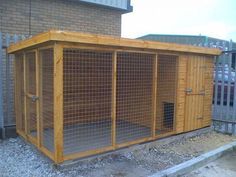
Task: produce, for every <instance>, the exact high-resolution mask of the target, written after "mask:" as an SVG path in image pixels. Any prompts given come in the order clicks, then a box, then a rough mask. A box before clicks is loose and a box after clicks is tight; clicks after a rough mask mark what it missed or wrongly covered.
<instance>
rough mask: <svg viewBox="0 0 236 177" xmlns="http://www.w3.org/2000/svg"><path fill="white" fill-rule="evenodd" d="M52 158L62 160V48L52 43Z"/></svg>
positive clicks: (56, 160)
mask: <svg viewBox="0 0 236 177" xmlns="http://www.w3.org/2000/svg"><path fill="white" fill-rule="evenodd" d="M54 148H55V154H54V159H55V162H56V163H60V162H62V161H63V49H62V46H61V45H59V44H56V43H55V45H54Z"/></svg>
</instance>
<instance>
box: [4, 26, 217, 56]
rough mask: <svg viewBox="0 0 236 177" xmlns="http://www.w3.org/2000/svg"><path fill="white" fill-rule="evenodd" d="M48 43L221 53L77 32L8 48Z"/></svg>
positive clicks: (46, 35) (39, 37) (36, 38)
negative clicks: (62, 42) (60, 42)
mask: <svg viewBox="0 0 236 177" xmlns="http://www.w3.org/2000/svg"><path fill="white" fill-rule="evenodd" d="M48 41H65V42H76V43H83V44H96V45H103V46H104V45H105V46H106V45H107V46H117V47H131V48H145V49H153V50H162V51H178V52H187V53H201V54H208V55H220V53H221V51H220V50H218V49H210V48H204V47H196V46H191V45H179V44H174V43H162V42H153V41H143V40H135V39H125V38H118V37H111V36H104V35H96V34H88V33H79V32H68V31H54V30H50V31H48V32H45V33H42V34H39V35H36V36H34V37H32V38H30V39H26V40H24V41H21V42H19V43H17V44H13V45H11V46H10V47H9V48H8V52H9V53H14V52H16V51H19V50H22V49H25V48H29V47H32V46H35V45H38V44H42V43H44V42H48Z"/></svg>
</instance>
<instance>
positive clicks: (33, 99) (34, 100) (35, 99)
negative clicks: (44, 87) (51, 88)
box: [31, 95, 39, 102]
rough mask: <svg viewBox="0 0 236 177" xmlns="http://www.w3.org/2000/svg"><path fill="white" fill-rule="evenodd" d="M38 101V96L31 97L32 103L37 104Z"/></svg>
mask: <svg viewBox="0 0 236 177" xmlns="http://www.w3.org/2000/svg"><path fill="white" fill-rule="evenodd" d="M38 99H39V97H38V96H36V95H32V96H31V101H32V102H36V101H37V100H38Z"/></svg>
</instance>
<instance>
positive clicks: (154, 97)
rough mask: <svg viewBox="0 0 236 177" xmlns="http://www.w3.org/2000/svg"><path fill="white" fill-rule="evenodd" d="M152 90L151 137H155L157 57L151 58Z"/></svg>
mask: <svg viewBox="0 0 236 177" xmlns="http://www.w3.org/2000/svg"><path fill="white" fill-rule="evenodd" d="M153 61H154V62H153V81H152V83H153V88H152V99H153V101H152V105H153V108H152V109H153V113H152V114H153V115H152V137H153V138H154V137H155V136H156V116H157V110H156V109H157V68H158V67H157V64H158V55H155V56H154V57H153Z"/></svg>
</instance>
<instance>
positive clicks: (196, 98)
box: [185, 56, 206, 131]
mask: <svg viewBox="0 0 236 177" xmlns="http://www.w3.org/2000/svg"><path fill="white" fill-rule="evenodd" d="M205 70H206V67H205V59H204V58H203V57H197V56H195V57H191V58H190V59H189V60H188V63H187V83H186V90H185V92H186V110H185V131H191V130H195V129H199V128H201V127H202V126H203V119H204V116H203V115H204V112H203V111H204V96H205Z"/></svg>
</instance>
